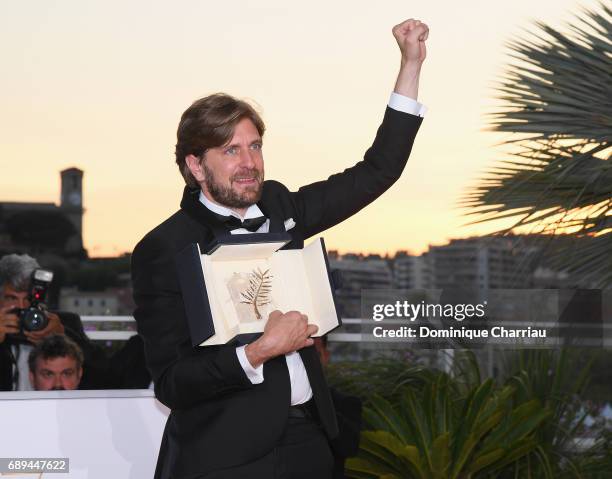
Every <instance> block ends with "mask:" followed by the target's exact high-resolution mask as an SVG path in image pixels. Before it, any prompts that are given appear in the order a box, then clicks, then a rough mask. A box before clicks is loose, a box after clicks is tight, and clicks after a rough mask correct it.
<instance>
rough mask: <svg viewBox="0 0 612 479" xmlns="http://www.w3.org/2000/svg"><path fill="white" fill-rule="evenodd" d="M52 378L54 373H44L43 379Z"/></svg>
mask: <svg viewBox="0 0 612 479" xmlns="http://www.w3.org/2000/svg"><path fill="white" fill-rule="evenodd" d="M51 376H53V373H51V371H43V372H42V377H43V378H50V377H51Z"/></svg>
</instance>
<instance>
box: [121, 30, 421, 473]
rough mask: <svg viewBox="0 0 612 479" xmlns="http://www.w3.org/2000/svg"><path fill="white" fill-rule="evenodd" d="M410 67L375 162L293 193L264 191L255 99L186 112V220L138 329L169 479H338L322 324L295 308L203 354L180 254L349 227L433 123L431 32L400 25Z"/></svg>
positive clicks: (140, 280)
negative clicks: (318, 337) (427, 63)
mask: <svg viewBox="0 0 612 479" xmlns="http://www.w3.org/2000/svg"><path fill="white" fill-rule="evenodd" d="M393 34H394V36H395V39H396V40H397V42H398V45H399V47H400V50H401V67H400V72H399V74H398V78H397V81H396V84H395V90H394V93H392V95H391V100H390V104H389V107H388V108H387V109H386V111H385V116H384V119H383V122H382V125H381V126H380V128H379V130H378V132H377V135H376V138H375V140H374V143H373V145H372V147H371V148H370V149H368V151H367V152H366V154H365V157H364V160H363V161H360V162H359V163H357V164H356V165H355V166H353V167H352V168H348V169H347V170H345V171H344V172H342V173H339V174H336V175H332V176H331V177H329V178H328V179H327V180H325V181H320V182H316V183H313V184H310V185H307V186H304V187H302V188H300V189H299V190H298V191H296V192H290V191H289V190H288V189H287V188H286V187H285V186H284V185H283V184H281V183H279V182H276V181H270V180H268V181H265V182H264V165H263V156H262V137H263V133H264V130H265V127H264V124H263V121H262V120H261V118H260V117H259V115H258V114H257V113H256V112H255V111H254V110H253V108H252V107H251V106H250V105H248V104H247V103H245V102H242V101H240V100H236V99H234V98H232V97H230V96H228V95H224V94H216V95H211V96H209V97H206V98H203V99H200V100H198V101H196V102H195V103H194V104H193V105H192V106H191V107H189V108H188V109H187V110H186V111H185V112H184V113H183V115H182V117H181V121H180V123H179V127H178V132H177V145H176V161H177V164H178V166H179V169H180V171H181V174H182V175H183V177H184V179H185V182H186V184H187V186H186V187H185V190H184V193H183V199H182V201H181V208H180V210H179V211H178V212H177V213H175V214H174V215H172V216H171V217H170V218H168V219H167V220H166V221H164V222H163V223H161V224H160V225H159V226H157V227H156V228H155V229H153V230H152V231H151V232H149V233H148V234H147V235H146V236H145V237H144V238H143V239H142V240H141V241H140V242H139V243H138V245H137V246H136V248H135V249H134V252H133V255H132V279H133V286H134V299H135V301H136V311H135V313H134V315H135V318H136V321H137V324H138V330H139V333H140V334H141V336H142V337H143V339H144V343H145V352H146V357H147V364H148V367H149V369H150V371H151V373H152V376H153V381H154V386H155V394H156V397H157V398H158V399H159V400H160V401H161V402H162V403H164V404H165V405H166V406H168V407H169V408H170V409H171V414H170V416H169V418H168V422H167V424H166V428H165V431H164V436H163V439H162V444H161V448H160V453H159V458H158V463H157V470H156V475H155V477H157V478H164V479H167V478H174V479H176V478H206V479H229V478H231V479H240V478H245V479H246V478H248V479H252V478H266V479H273V478H287V479H300V478H304V479H306V478H309V479H310V478H315V477H316V478H317V479H328V478H330V477H331V474H332V467H333V458H332V455H331V452H330V448H329V442H328V441H329V439H330V438H333V437H334V436H335V435H336V434H337V432H338V425H337V421H336V415H335V412H334V408H333V404H332V401H331V397H330V393H329V389H328V387H327V385H326V383H325V379H324V377H323V372H322V369H321V363H320V361H319V359H318V357H317V353H316V350H315V349H314V347H313V346H312V344H313V339H312V338H311V335H313V334H314V333H316V329H317V328H316V326H314V325H309V324H308V318H306V317H305V316H304V315H303V314H301V313H299V312H297V311H288V312H285V313H282V312H280V311H275V312H273V313H272V314H270V316H269V318H268V321H267V323H266V326H265V330H264V333H263V334H262V335H261V336H260V337H259V338H258V339H256V340H254V341H252V342H250V343H249V344H243V345H235V344H232V345H223V346H209V347H193V346H192V344H191V340H190V336H189V329H188V325H187V320H186V314H185V305H184V303H183V300H182V296H181V290H180V286H179V281H178V275H177V270H176V261H175V258H176V255H177V254H178V253H179V252H180V251H182V250H183V249H184V248H185V247H186V246H188V245H189V244H192V243H198V244H199V245H200V248H201V250H203V251H205V250H207V247H208V246H209V245H210V244H211V242H213V241H214V240H215V238H219V237H221V236H224V235H230V234H241V233H248V232H257V233H267V232H283V231H288V232H289V233H290V235H291V238H292V239H291V242H290V243H288V244H287V245H286V246H285V248H301V247H303V244H304V240H305V239H306V238H308V237H310V236H313V235H315V234H317V233H319V232H321V231H323V230H325V229H327V228H330V227H332V226H334V225H335V224H338V223H339V222H341V221H343V220H344V219H346V218H348V217H350V216H351V215H353V214H355V213H356V212H358V211H359V210H361V209H362V208H363V207H365V206H366V205H367V204H369V203H371V202H372V201H373V200H375V199H376V198H377V197H378V196H380V195H381V194H382V193H383V192H384V191H385V190H387V189H388V188H389V187H390V186H391V185H392V184H393V183H394V182H395V181H396V180H397V179H398V178H399V176H400V175H401V172H402V170H403V168H404V166H405V164H406V161H407V159H408V156H409V154H410V150H411V148H412V144H413V141H414V138H415V135H416V133H417V130H418V128H419V126H420V124H421V121H422V118H421V117H420V116H419V114H420V113H422V112H423V107H422V105H420V104H419V103H418V102H417V101H416V98H417V91H418V80H419V75H420V69H421V65H422V63H423V61H424V59H425V56H426V53H425V40H426V39H427V35H428V28H427V26H426V25H425V24H423V23H421V22H420V21H418V20H412V19H411V20H407V21H405V22H403V23H401V24H399V25H397V26H396V27H394V28H393Z"/></svg>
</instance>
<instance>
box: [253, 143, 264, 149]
mask: <svg viewBox="0 0 612 479" xmlns="http://www.w3.org/2000/svg"><path fill="white" fill-rule="evenodd" d="M262 146H263V145H262V144H261V143H253V144H252V145H251V149H252V150H261V147H262Z"/></svg>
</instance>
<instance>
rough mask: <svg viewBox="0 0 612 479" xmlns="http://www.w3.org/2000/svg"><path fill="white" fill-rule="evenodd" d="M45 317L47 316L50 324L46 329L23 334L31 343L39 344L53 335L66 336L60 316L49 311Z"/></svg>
mask: <svg viewBox="0 0 612 479" xmlns="http://www.w3.org/2000/svg"><path fill="white" fill-rule="evenodd" d="M45 315H46V316H47V319H48V320H49V323H48V324H47V326H46V327H45V328H44V329H41V330H40V331H24V333H23V334H24V335H25V337H26V338H28V341H30V342H31V343H34V344H38V343H40V342H41V341H42V340H43V339H45V338H46V337H47V336H50V335H52V334H64V325H63V324H62V321H61V320H60V318H59V316H58V315H57V314H54V313H49V312H48V311H45Z"/></svg>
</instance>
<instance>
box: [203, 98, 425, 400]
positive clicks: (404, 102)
mask: <svg viewBox="0 0 612 479" xmlns="http://www.w3.org/2000/svg"><path fill="white" fill-rule="evenodd" d="M389 108H393V109H394V110H397V111H402V112H404V113H410V114H412V115H417V116H421V117H422V116H424V115H425V112H426V111H427V108H426V107H425V106H424V105H422V104H421V103H419V102H418V101H416V100H413V99H412V98H408V97H406V96H403V95H399V94H398V93H391V98H389ZM200 201H201V202H202V203H203V204H204V206H206V207H207V208H208V209H209V210H211V211H212V212H214V213H218V214H220V215H224V216H235V217H236V218H238V219H239V220H241V221H242V220H246V219H249V218H258V217H260V216H263V213H262V212H261V210H260V209H259V207H258V206H257V205H251V206H249V208H248V209H247V210H246V213H245V215H244V217H241V216H240V215H239V214H238V213H236V212H235V211H233V210H230V209H229V208H226V207H225V206H221V205H219V204H217V203H213V202H212V201H210V200H209V199H208V198H206V196H204V194H203V193H202V192H200ZM269 229H270V220H269V219H268V220H266V222H265V223H263V224H262V225H261V226H260V227H259V229H258V230H257V231H256V233H267V232H268V231H269ZM230 233H231V234H245V233H251V231H249V230H247V229H245V228H238V229H235V230H232V231H230ZM245 347H246V346H240V347H238V348H236V355H237V356H238V361H239V362H240V365H241V366H242V369H244V372H245V373H246V375H247V377H248V378H249V380H250V381H251V383H253V384H260V383H262V382H263V381H264V376H263V364H261V365H259V367H257V368H254V367H253V366H252V365H251V363H250V362H249V360H248V359H247V356H246V352H245V351H244V348H245ZM285 360H286V361H287V369H288V370H289V381H290V383H291V405H292V406H295V405H296V404H303V403H305V402H306V401H308V400H309V399H310V398H311V397H312V388H311V387H310V382H309V381H308V375H307V374H306V368H305V367H304V363H303V362H302V358H301V357H300V355H299V353H298V352H297V351H293V352H292V353H289V354H285Z"/></svg>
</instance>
